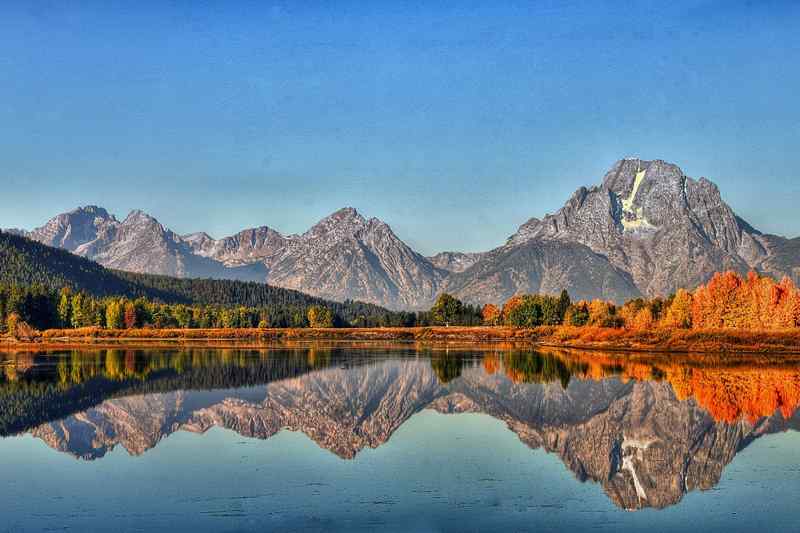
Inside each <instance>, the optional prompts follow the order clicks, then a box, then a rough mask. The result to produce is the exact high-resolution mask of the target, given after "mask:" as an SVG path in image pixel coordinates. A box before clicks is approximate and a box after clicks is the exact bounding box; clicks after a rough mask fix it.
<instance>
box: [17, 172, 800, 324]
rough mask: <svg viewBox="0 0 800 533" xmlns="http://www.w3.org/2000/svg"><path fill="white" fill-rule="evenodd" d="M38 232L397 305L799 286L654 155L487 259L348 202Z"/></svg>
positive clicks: (131, 263) (155, 265) (91, 210)
mask: <svg viewBox="0 0 800 533" xmlns="http://www.w3.org/2000/svg"><path fill="white" fill-rule="evenodd" d="M18 231H19V230H18ZM29 236H30V237H31V238H34V239H36V240H38V241H41V242H43V243H45V244H49V245H51V246H58V247H61V248H66V249H67V250H70V251H73V252H75V253H77V254H80V255H84V256H86V257H89V258H91V259H94V260H96V261H98V262H100V263H101V264H103V265H104V266H110V267H113V268H119V269H122V270H133V271H136V272H150V273H157V274H167V275H174V276H192V277H197V276H203V277H219V278H233V279H246V280H256V281H267V282H269V283H271V284H274V285H277V286H280V287H286V288H291V289H297V290H300V291H303V292H306V293H309V294H312V295H315V296H319V297H323V298H327V299H333V300H345V299H352V300H362V301H366V302H370V303H376V304H379V305H383V306H386V307H389V308H393V309H425V308H428V307H429V306H430V305H431V303H432V301H433V300H434V299H435V297H436V295H437V294H438V293H440V292H442V291H448V292H451V293H453V294H455V295H456V296H458V297H459V298H461V299H463V300H465V301H468V302H470V303H476V304H483V303H501V302H503V301H505V300H506V299H508V298H510V297H511V296H513V295H514V294H517V293H523V292H542V293H559V292H560V291H561V290H562V289H567V290H568V291H569V292H570V295H571V296H572V298H573V299H592V298H603V299H607V300H613V301H616V302H622V301H624V300H626V299H629V298H633V297H638V296H641V295H646V296H650V297H652V296H666V295H669V294H670V293H672V292H674V291H675V290H677V289H678V288H681V287H684V288H694V287H696V286H697V285H699V284H701V283H704V282H706V281H707V280H708V279H709V278H710V277H711V275H712V274H713V273H714V272H718V271H721V270H737V271H739V272H746V271H747V270H750V269H754V270H756V271H759V272H762V273H766V274H769V275H772V276H775V277H782V276H790V277H792V278H793V279H794V280H795V282H797V283H800V238H797V239H786V238H783V237H778V236H775V235H766V234H762V233H760V232H759V231H757V230H755V229H754V228H752V227H751V226H750V225H749V224H747V223H746V222H745V221H743V220H742V219H741V218H739V217H738V216H737V215H736V214H735V213H734V212H733V211H732V210H731V208H730V207H729V206H728V205H727V204H726V203H725V202H724V201H723V200H722V197H721V195H720V191H719V189H718V188H717V187H716V185H714V184H713V183H712V182H710V181H708V180H707V179H705V178H700V179H699V180H694V179H692V178H689V177H687V176H685V175H684V174H683V172H682V171H681V169H680V168H678V167H677V166H675V165H673V164H670V163H667V162H664V161H659V160H655V161H644V160H641V159H623V160H621V161H618V162H617V163H616V164H615V165H614V166H613V167H612V168H611V170H610V171H609V172H608V173H607V174H606V175H605V177H604V178H603V180H602V183H601V184H600V185H596V186H593V187H591V188H586V187H581V188H580V189H578V190H577V191H576V192H575V193H574V194H573V195H572V197H571V198H570V199H569V201H567V203H566V204H565V205H564V207H562V208H561V209H559V210H558V211H557V212H556V213H555V214H552V215H546V216H545V217H544V218H542V219H539V218H532V219H530V220H528V221H527V222H526V223H525V224H523V225H522V226H520V228H519V230H518V231H517V232H516V233H515V234H514V235H512V236H511V237H510V238H509V239H508V241H507V242H506V243H505V244H504V245H503V246H500V247H498V248H496V249H494V250H491V251H489V252H485V253H469V254H467V253H460V252H442V253H440V254H437V255H435V256H432V257H429V258H425V257H422V256H421V255H420V254H418V253H416V252H415V251H414V250H412V249H411V248H410V247H408V246H407V245H406V244H405V243H404V242H403V241H401V240H400V239H399V238H398V237H397V236H396V235H395V234H394V233H393V232H392V230H391V228H390V227H389V226H388V225H386V224H385V223H384V222H381V221H380V220H378V219H376V218H371V219H365V218H364V217H362V216H361V215H360V214H359V213H358V212H357V211H356V210H355V209H352V208H345V209H341V210H339V211H337V212H335V213H333V214H332V215H330V216H328V217H327V218H325V219H323V220H321V221H320V222H319V223H318V224H316V225H315V226H314V227H312V228H311V229H310V230H308V231H307V232H305V233H303V234H302V235H289V236H284V235H281V234H280V233H279V232H277V231H275V230H274V229H271V228H269V227H266V226H262V227H258V228H253V229H247V230H244V231H241V232H239V233H237V234H236V235H233V236H231V237H225V238H223V239H219V240H216V239H213V238H212V237H210V236H209V235H208V234H206V233H202V232H201V233H193V234H189V235H184V236H178V235H176V234H174V233H173V232H171V231H169V230H168V229H165V228H164V227H163V226H161V225H160V224H159V223H158V222H157V221H156V220H155V219H153V218H152V217H149V216H148V215H145V214H144V213H141V212H139V211H134V212H132V213H131V214H130V215H129V216H128V217H127V218H126V219H125V220H124V221H122V222H119V221H118V220H117V219H116V218H114V217H113V216H112V215H110V214H109V213H108V212H107V211H106V210H104V209H102V208H99V207H94V206H89V207H84V208H80V209H77V210H75V211H72V212H70V213H65V214H63V215H59V216H57V217H55V218H54V219H52V220H51V221H49V222H48V223H47V224H46V225H45V226H43V227H41V228H38V229H36V230H34V231H33V232H31V233H30V234H29Z"/></svg>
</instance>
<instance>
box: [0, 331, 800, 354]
mask: <svg viewBox="0 0 800 533" xmlns="http://www.w3.org/2000/svg"><path fill="white" fill-rule="evenodd" d="M281 341H413V342H445V343H486V342H515V343H516V342H520V343H530V344H532V345H538V346H547V347H561V348H580V349H598V350H606V351H632V352H635V351H648V352H675V353H711V352H714V353H732V352H737V353H741V352H747V353H794V354H797V353H800V330H797V329H794V330H786V331H752V330H732V329H728V330H684V329H667V328H658V329H652V330H646V331H637V330H626V329H612V328H598V327H572V326H541V327H538V328H511V327H505V326H496V327H488V326H484V327H458V326H457V327H415V328H336V329H323V328H320V329H317V328H286V329H160V330H157V329H129V330H128V329H102V328H82V329H64V330H46V331H37V332H33V333H31V335H30V337H29V338H27V339H24V340H18V339H9V338H3V339H0V349H11V350H16V349H42V348H45V349H47V348H73V347H74V348H80V347H84V346H87V345H93V346H96V345H109V346H120V345H125V346H129V345H130V346H140V345H145V346H153V345H168V346H169V345H183V344H217V343H221V342H224V343H240V342H244V343H256V344H257V343H268V342H281Z"/></svg>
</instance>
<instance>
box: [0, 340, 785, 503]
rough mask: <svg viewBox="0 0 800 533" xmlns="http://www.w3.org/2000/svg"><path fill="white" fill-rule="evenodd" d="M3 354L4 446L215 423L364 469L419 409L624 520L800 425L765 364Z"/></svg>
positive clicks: (126, 440) (539, 355)
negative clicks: (290, 440)
mask: <svg viewBox="0 0 800 533" xmlns="http://www.w3.org/2000/svg"><path fill="white" fill-rule="evenodd" d="M0 357H2V359H0V362H2V373H0V374H1V375H2V378H0V435H3V436H6V435H12V434H18V433H21V432H26V433H30V434H31V435H33V436H35V437H36V438H39V439H41V440H42V441H44V442H45V443H47V445H48V446H50V447H51V448H53V449H55V450H59V451H61V452H65V453H68V454H71V455H73V456H75V457H78V458H80V459H84V460H94V459H99V458H102V457H104V456H105V455H106V454H108V453H109V451H111V450H112V449H114V448H115V447H116V446H118V445H120V446H122V447H124V448H125V449H126V450H127V451H128V453H129V454H131V455H140V454H143V453H145V452H146V451H148V450H150V449H152V448H154V447H155V446H157V445H158V444H159V442H161V441H162V440H163V439H165V438H166V437H168V436H169V435H171V434H172V433H174V432H176V431H184V432H193V433H200V434H202V433H205V432H206V431H208V430H209V429H210V428H213V427H222V428H227V429H230V430H233V431H235V432H237V433H238V434H239V435H242V436H245V437H253V438H258V439H268V438H270V437H272V436H274V435H275V434H276V433H278V432H280V431H282V430H284V429H288V430H291V431H298V432H302V433H304V434H305V435H307V436H308V437H309V438H310V439H312V440H313V441H314V442H316V443H317V444H318V445H319V446H320V447H321V448H324V449H326V450H329V451H331V452H332V453H334V454H336V455H337V456H338V457H340V458H342V459H352V458H354V457H356V456H357V454H358V453H359V452H360V451H361V450H363V449H365V448H377V447H380V446H381V445H383V444H384V443H386V442H388V441H389V440H390V439H391V437H392V435H393V434H394V433H395V431H397V430H398V429H399V428H400V427H401V426H402V425H403V424H404V423H405V422H407V421H408V420H409V419H410V418H412V417H413V416H414V415H415V414H417V413H419V412H420V411H422V410H426V409H428V410H433V411H436V412H438V413H442V414H453V413H481V414H486V415H489V416H491V417H493V418H495V419H497V420H500V421H502V422H503V423H504V424H505V425H506V426H507V427H508V429H509V430H511V431H512V432H514V433H515V434H516V435H517V436H518V438H519V439H520V441H521V442H523V443H524V444H525V445H527V446H528V447H530V448H532V449H543V450H545V451H547V452H548V453H551V454H555V455H556V456H558V457H559V458H560V460H561V461H562V462H563V463H564V464H565V465H566V466H567V467H568V468H569V469H570V470H571V471H572V472H573V473H574V475H575V476H576V477H577V478H578V479H579V480H580V481H592V482H594V483H597V484H599V485H600V486H601V487H602V489H603V491H604V492H605V493H606V494H607V495H608V497H609V498H610V499H611V500H612V501H613V502H614V503H615V504H616V505H617V506H619V507H620V508H624V509H641V508H644V507H655V508H663V507H666V506H670V505H673V504H675V503H677V502H679V501H680V500H681V499H682V498H683V496H684V495H685V494H686V493H687V492H690V491H693V490H695V489H702V490H705V489H710V488H712V487H714V486H715V485H716V484H717V483H718V482H719V480H720V477H721V475H722V472H723V469H724V468H725V466H726V465H728V464H729V463H730V462H731V461H732V460H733V458H734V456H735V455H736V454H737V453H738V452H740V451H741V450H743V449H745V448H746V447H747V446H748V445H750V444H751V443H752V442H754V441H755V440H757V439H759V438H761V437H763V436H765V435H769V434H771V433H775V432H780V431H786V430H797V429H798V427H800V416H798V414H797V407H798V405H800V365H798V364H797V363H796V362H787V361H785V360H780V361H772V360H770V359H769V358H765V357H755V358H737V359H731V358H725V359H721V360H716V359H714V358H706V359H702V358H692V357H677V356H672V357H665V356H661V357H658V356H636V357H631V356H616V355H612V354H600V353H580V352H563V351H551V352H534V351H530V350H519V349H505V350H501V349H497V348H494V349H490V350H427V349H421V348H420V349H418V348H415V347H413V346H400V347H386V348H380V349H376V348H370V349H358V348H352V347H321V348H319V347H315V348H308V347H298V348H292V349H288V348H282V349H272V350H235V349H232V350H211V349H208V350H202V349H190V350H182V351H120V350H97V351H93V352H85V351H84V352H65V353H55V354H21V355H8V356H0Z"/></svg>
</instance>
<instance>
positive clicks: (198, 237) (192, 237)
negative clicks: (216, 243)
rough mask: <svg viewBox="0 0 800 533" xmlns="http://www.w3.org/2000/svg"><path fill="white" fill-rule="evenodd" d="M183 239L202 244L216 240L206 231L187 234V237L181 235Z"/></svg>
mask: <svg viewBox="0 0 800 533" xmlns="http://www.w3.org/2000/svg"><path fill="white" fill-rule="evenodd" d="M181 239H183V240H185V241H187V242H202V241H213V240H215V239H214V238H213V237H212V236H211V235H209V234H208V233H206V232H205V231H196V232H194V233H187V234H185V235H181Z"/></svg>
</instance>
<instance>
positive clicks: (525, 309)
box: [482, 272, 800, 330]
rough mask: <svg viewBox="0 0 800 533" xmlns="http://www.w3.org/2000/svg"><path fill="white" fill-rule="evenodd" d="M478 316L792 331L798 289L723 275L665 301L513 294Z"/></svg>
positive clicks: (524, 323)
mask: <svg viewBox="0 0 800 533" xmlns="http://www.w3.org/2000/svg"><path fill="white" fill-rule="evenodd" d="M482 315H483V320H484V323H485V324H491V325H500V324H503V325H507V326H518V327H535V326H541V325H562V324H563V325H568V326H597V327H604V328H626V329H634V330H648V329H653V328H657V327H669V328H679V329H689V328H694V329H751V330H775V329H791V328H796V327H800V290H798V288H797V287H796V286H795V284H794V282H792V280H791V279H789V278H784V279H783V280H782V281H780V282H776V281H775V280H774V279H772V278H770V277H766V276H759V275H758V274H756V273H754V272H751V273H750V274H748V275H747V276H746V277H743V276H741V275H740V274H738V273H736V272H723V273H717V274H715V275H714V277H713V278H712V279H711V280H710V281H709V282H708V283H707V284H706V285H702V286H700V287H698V288H697V289H695V290H694V292H689V291H687V290H684V289H680V290H678V292H677V293H675V294H674V295H672V296H670V297H668V298H652V299H644V298H637V299H635V300H630V301H629V302H627V303H625V304H624V305H614V304H613V303H611V302H606V301H602V300H593V301H580V302H576V303H572V302H570V299H569V296H568V295H567V293H566V292H563V293H562V294H561V296H560V297H552V296H542V295H518V296H514V297H512V298H511V299H509V300H508V301H506V302H505V303H504V304H503V306H502V308H499V307H497V306H496V305H492V304H488V305H486V306H484V307H483V310H482Z"/></svg>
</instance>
